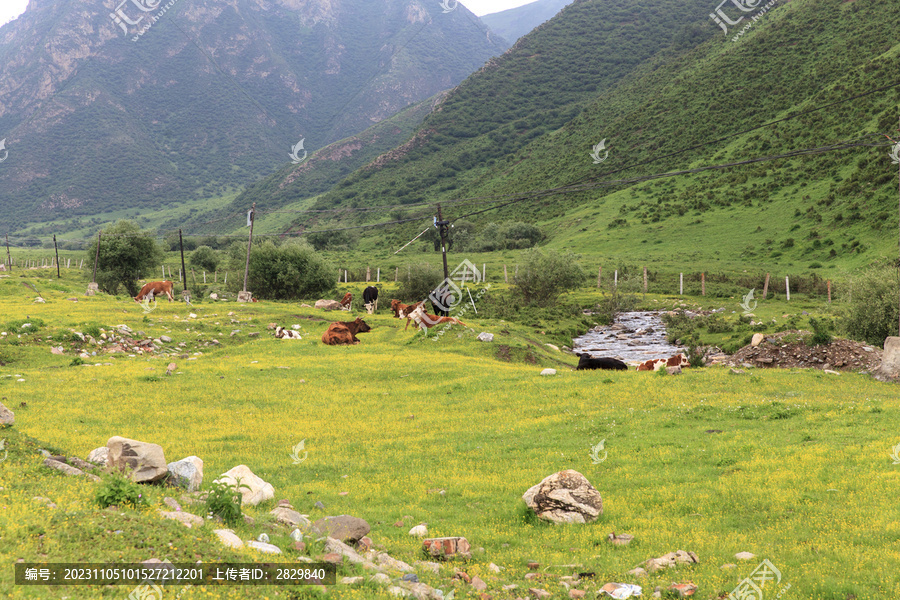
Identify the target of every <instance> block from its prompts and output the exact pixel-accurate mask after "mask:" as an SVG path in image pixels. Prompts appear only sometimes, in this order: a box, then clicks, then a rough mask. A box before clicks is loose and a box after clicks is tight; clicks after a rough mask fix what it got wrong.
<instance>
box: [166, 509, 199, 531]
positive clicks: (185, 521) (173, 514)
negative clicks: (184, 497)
mask: <svg viewBox="0 0 900 600" xmlns="http://www.w3.org/2000/svg"><path fill="white" fill-rule="evenodd" d="M159 514H160V516H162V517H163V518H165V519H172V520H173V521H178V522H179V523H181V524H182V525H184V526H185V527H188V528H192V527H200V526H202V525H203V523H204V520H203V517H198V516H197V515H192V514H191V513H189V512H184V511H179V510H161V511H159Z"/></svg>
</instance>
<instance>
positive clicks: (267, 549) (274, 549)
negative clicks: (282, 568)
mask: <svg viewBox="0 0 900 600" xmlns="http://www.w3.org/2000/svg"><path fill="white" fill-rule="evenodd" d="M247 547H248V548H253V549H254V550H259V551H260V552H264V553H265V554H281V548H279V547H278V546H273V545H272V544H267V543H265V542H257V541H256V540H250V541H248V542H247Z"/></svg>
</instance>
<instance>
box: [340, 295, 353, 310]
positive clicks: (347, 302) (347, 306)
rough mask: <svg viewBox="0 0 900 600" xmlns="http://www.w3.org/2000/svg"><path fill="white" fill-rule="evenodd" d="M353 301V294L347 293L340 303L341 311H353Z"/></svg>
mask: <svg viewBox="0 0 900 600" xmlns="http://www.w3.org/2000/svg"><path fill="white" fill-rule="evenodd" d="M352 301H353V294H351V293H350V292H347V293H346V294H344V297H343V299H341V302H340V304H341V309H343V310H351V308H352V305H351V304H350V303H351V302H352Z"/></svg>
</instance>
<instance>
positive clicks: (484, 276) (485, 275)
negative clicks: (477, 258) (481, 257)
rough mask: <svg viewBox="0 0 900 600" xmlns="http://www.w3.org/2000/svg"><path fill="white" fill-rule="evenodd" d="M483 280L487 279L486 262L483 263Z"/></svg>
mask: <svg viewBox="0 0 900 600" xmlns="http://www.w3.org/2000/svg"><path fill="white" fill-rule="evenodd" d="M481 280H482V281H487V265H486V264H485V263H481Z"/></svg>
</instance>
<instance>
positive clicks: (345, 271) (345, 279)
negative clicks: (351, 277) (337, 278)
mask: <svg viewBox="0 0 900 600" xmlns="http://www.w3.org/2000/svg"><path fill="white" fill-rule="evenodd" d="M344 283H347V269H344Z"/></svg>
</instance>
